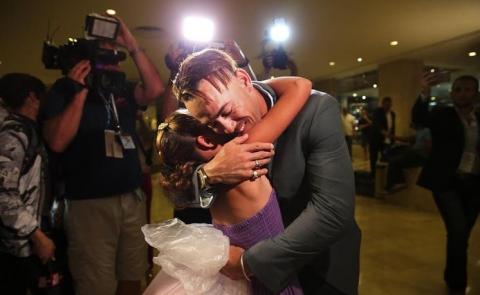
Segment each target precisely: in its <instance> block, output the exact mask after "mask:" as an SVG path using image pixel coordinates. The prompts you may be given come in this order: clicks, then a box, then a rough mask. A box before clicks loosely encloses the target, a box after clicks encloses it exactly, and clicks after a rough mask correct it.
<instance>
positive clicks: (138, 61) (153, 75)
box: [116, 17, 165, 106]
mask: <svg viewBox="0 0 480 295" xmlns="http://www.w3.org/2000/svg"><path fill="white" fill-rule="evenodd" d="M117 20H118V21H119V23H120V31H119V34H118V37H117V40H116V42H117V43H118V44H119V45H120V46H122V47H124V48H125V49H127V50H128V52H129V53H130V56H131V57H132V58H133V61H134V63H135V65H136V67H137V70H138V73H139V75H140V79H141V80H142V82H141V83H139V84H138V85H137V87H135V94H134V95H135V100H136V102H137V103H138V104H139V105H142V106H145V105H149V104H151V103H153V102H154V101H155V99H156V98H157V97H159V96H160V95H161V94H162V93H163V92H164V91H165V87H164V85H163V83H162V80H161V79H160V75H159V74H158V71H157V69H156V67H155V66H154V65H153V63H152V62H151V61H150V59H149V58H148V56H147V55H146V53H145V51H144V50H143V49H141V48H140V46H139V45H138V42H137V40H136V39H135V37H133V35H132V33H131V32H130V30H129V29H128V28H127V26H126V25H125V23H124V22H123V21H122V20H121V19H120V18H118V17H117Z"/></svg>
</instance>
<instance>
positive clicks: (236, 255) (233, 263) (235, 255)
mask: <svg viewBox="0 0 480 295" xmlns="http://www.w3.org/2000/svg"><path fill="white" fill-rule="evenodd" d="M243 252H245V250H243V249H242V248H240V247H236V246H230V251H229V256H230V257H229V258H228V262H227V264H226V265H225V266H224V267H223V268H222V269H221V270H220V272H221V273H223V274H224V275H226V276H227V277H229V278H231V279H232V280H241V279H245V276H244V274H243V272H242V266H241V264H240V257H242V254H243Z"/></svg>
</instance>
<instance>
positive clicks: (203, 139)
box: [196, 135, 215, 149]
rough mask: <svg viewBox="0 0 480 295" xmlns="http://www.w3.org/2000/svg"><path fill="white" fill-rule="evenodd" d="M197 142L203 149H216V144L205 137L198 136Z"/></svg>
mask: <svg viewBox="0 0 480 295" xmlns="http://www.w3.org/2000/svg"><path fill="white" fill-rule="evenodd" d="M196 141H197V144H198V145H199V146H200V148H201V149H211V148H214V147H215V144H214V143H213V142H211V141H210V140H209V139H208V138H207V137H205V136H203V135H199V136H197V138H196Z"/></svg>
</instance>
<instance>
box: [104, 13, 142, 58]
mask: <svg viewBox="0 0 480 295" xmlns="http://www.w3.org/2000/svg"><path fill="white" fill-rule="evenodd" d="M110 17H111V16H110ZM114 18H115V19H117V20H118V23H119V24H120V28H119V30H118V35H117V39H116V40H115V42H116V43H117V44H118V45H120V46H122V47H123V48H125V49H127V51H128V52H130V53H131V52H133V51H135V50H138V48H139V46H138V43H137V39H135V37H134V36H133V35H132V33H131V32H130V30H129V29H128V27H127V25H126V24H125V22H123V20H122V19H121V18H119V17H118V16H114Z"/></svg>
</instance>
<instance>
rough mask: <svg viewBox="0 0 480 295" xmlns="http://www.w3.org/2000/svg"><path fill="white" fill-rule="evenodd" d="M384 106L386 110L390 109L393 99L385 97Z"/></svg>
mask: <svg viewBox="0 0 480 295" xmlns="http://www.w3.org/2000/svg"><path fill="white" fill-rule="evenodd" d="M382 108H383V109H384V110H385V111H389V110H390V109H391V108H392V101H391V100H390V99H384V100H383V101H382Z"/></svg>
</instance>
